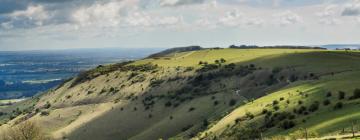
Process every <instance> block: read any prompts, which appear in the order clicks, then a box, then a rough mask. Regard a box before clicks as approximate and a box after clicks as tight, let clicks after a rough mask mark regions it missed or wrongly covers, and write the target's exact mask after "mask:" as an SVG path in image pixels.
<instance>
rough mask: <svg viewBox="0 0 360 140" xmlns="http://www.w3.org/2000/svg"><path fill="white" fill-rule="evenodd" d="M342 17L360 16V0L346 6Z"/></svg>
mask: <svg viewBox="0 0 360 140" xmlns="http://www.w3.org/2000/svg"><path fill="white" fill-rule="evenodd" d="M341 15H342V16H358V15H360V0H354V1H353V2H351V3H348V4H346V5H345V7H344V10H343V11H342V13H341Z"/></svg>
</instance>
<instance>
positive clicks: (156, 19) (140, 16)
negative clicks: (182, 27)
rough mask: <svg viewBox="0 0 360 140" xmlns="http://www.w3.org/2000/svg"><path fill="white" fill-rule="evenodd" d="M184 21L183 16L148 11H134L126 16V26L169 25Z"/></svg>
mask: <svg viewBox="0 0 360 140" xmlns="http://www.w3.org/2000/svg"><path fill="white" fill-rule="evenodd" d="M182 22H183V18H182V17H181V16H178V17H176V16H153V15H150V14H148V13H146V12H142V11H137V12H132V13H131V14H130V15H128V16H127V17H126V18H125V26H138V27H153V26H169V25H175V24H179V23H182Z"/></svg>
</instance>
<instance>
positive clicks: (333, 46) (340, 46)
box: [321, 44, 360, 50]
mask: <svg viewBox="0 0 360 140" xmlns="http://www.w3.org/2000/svg"><path fill="white" fill-rule="evenodd" d="M321 47H323V48H327V49H330V50H335V49H337V48H338V49H344V48H350V49H360V44H328V45H322V46H321Z"/></svg>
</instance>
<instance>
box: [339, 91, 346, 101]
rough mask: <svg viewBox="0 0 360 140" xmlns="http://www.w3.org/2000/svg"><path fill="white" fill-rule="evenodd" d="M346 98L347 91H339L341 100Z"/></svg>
mask: <svg viewBox="0 0 360 140" xmlns="http://www.w3.org/2000/svg"><path fill="white" fill-rule="evenodd" d="M342 99H345V92H343V91H339V100H342Z"/></svg>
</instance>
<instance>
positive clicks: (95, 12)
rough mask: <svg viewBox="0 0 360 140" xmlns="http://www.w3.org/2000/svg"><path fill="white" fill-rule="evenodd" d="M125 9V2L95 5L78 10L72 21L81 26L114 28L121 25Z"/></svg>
mask: <svg viewBox="0 0 360 140" xmlns="http://www.w3.org/2000/svg"><path fill="white" fill-rule="evenodd" d="M123 7H124V5H123V2H116V1H114V2H109V3H95V4H94V5H91V6H90V7H83V8H80V9H78V10H76V11H75V12H74V13H73V15H72V19H73V21H74V22H75V23H77V24H79V25H81V26H88V25H96V26H99V27H114V26H117V25H119V23H120V20H121V17H120V10H121V9H122V8H123Z"/></svg>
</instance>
